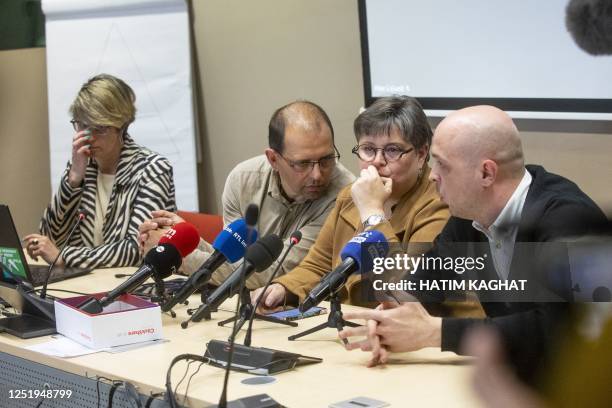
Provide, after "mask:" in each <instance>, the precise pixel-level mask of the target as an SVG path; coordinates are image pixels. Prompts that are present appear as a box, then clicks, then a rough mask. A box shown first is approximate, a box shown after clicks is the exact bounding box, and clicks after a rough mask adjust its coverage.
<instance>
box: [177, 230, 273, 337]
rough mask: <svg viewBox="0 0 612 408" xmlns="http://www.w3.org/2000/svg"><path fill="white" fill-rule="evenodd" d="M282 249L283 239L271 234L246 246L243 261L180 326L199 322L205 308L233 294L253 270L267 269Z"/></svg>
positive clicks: (216, 304)
mask: <svg viewBox="0 0 612 408" xmlns="http://www.w3.org/2000/svg"><path fill="white" fill-rule="evenodd" d="M282 250H283V241H281V239H280V238H279V237H278V236H277V235H275V234H271V235H268V236H266V237H263V238H261V239H260V240H258V241H255V243H254V244H253V245H251V246H250V247H248V249H247V251H246V254H245V255H244V262H243V263H242V265H241V266H240V267H239V268H238V269H236V270H235V271H234V272H233V273H232V274H231V275H230V276H229V277H228V278H227V279H226V280H225V282H223V283H222V284H221V286H219V287H218V288H217V289H216V290H215V291H214V292H213V293H211V295H210V296H209V297H208V299H207V300H206V303H204V304H202V305H201V306H200V307H199V308H198V310H196V312H195V313H194V314H193V315H191V318H190V319H189V320H187V321H185V322H183V323H181V327H182V328H183V329H185V328H187V325H188V324H189V322H190V321H192V320H193V321H194V322H199V321H200V320H202V317H203V316H204V313H206V311H207V310H215V309H217V308H218V307H219V306H220V305H221V303H223V302H224V301H225V300H226V299H228V298H230V297H232V296H234V295H235V294H236V293H238V292H239V291H240V289H241V286H242V285H241V282H242V281H243V280H244V281H246V280H247V279H248V278H249V277H250V276H251V275H252V274H253V272H254V271H257V272H261V271H263V270H265V269H268V268H269V267H270V265H272V262H274V260H276V258H278V256H279V255H280V253H281V252H282Z"/></svg>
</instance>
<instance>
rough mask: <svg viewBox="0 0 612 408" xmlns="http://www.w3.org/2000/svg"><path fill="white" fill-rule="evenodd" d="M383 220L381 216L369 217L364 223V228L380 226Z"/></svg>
mask: <svg viewBox="0 0 612 408" xmlns="http://www.w3.org/2000/svg"><path fill="white" fill-rule="evenodd" d="M384 219H385V217H383V216H382V215H378V214H375V215H370V216H369V217H368V218H367V219H366V222H364V223H363V224H364V226H366V227H371V226H373V225H377V224H380V223H381V222H383V220H384Z"/></svg>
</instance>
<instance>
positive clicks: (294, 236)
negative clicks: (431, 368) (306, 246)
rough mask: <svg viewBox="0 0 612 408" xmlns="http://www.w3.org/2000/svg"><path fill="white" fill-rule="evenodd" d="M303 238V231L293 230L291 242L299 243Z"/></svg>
mask: <svg viewBox="0 0 612 408" xmlns="http://www.w3.org/2000/svg"><path fill="white" fill-rule="evenodd" d="M301 240H302V231H300V230H296V231H293V233H292V234H291V236H290V237H289V242H291V243H292V244H293V245H297V244H299V243H300V241H301Z"/></svg>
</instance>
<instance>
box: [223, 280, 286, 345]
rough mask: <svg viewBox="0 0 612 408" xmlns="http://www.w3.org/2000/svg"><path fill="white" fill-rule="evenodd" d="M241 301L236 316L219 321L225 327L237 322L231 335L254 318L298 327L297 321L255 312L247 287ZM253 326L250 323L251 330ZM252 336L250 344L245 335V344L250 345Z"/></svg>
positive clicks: (241, 294)
mask: <svg viewBox="0 0 612 408" xmlns="http://www.w3.org/2000/svg"><path fill="white" fill-rule="evenodd" d="M240 303H241V305H240V310H239V312H238V313H237V314H236V315H235V316H233V317H230V318H229V319H225V320H222V321H220V322H219V323H218V325H219V326H221V327H223V326H225V325H226V324H228V323H231V322H237V323H236V324H235V325H234V329H233V330H232V334H231V337H235V336H236V335H237V334H238V332H239V331H240V329H242V326H244V324H245V323H246V322H247V321H249V322H252V321H253V320H252V319H253V318H256V319H259V320H263V321H265V322H271V323H277V324H283V325H285V326H290V327H297V325H298V324H297V323H296V322H290V321H287V320H281V319H277V318H275V317H270V316H266V315H262V314H259V313H256V312H255V310H256V309H255V307H254V306H253V304H252V303H251V295H250V291H249V290H248V289H247V288H243V289H242V291H241V292H240ZM251 327H252V323H249V330H252V329H251ZM249 333H250V331H248V332H247V335H249ZM250 337H251V336H250V335H249V344H247V343H246V337H245V343H244V345H245V346H250Z"/></svg>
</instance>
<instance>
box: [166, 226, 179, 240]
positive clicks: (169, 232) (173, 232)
mask: <svg viewBox="0 0 612 408" xmlns="http://www.w3.org/2000/svg"><path fill="white" fill-rule="evenodd" d="M175 235H176V230H175V229H174V228H170V229H169V230H167V231H166V233H165V234H164V237H165V238H167V239H172V238H173V237H174V236H175Z"/></svg>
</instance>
